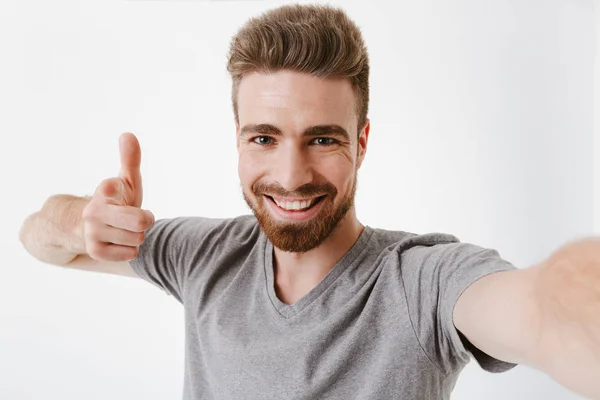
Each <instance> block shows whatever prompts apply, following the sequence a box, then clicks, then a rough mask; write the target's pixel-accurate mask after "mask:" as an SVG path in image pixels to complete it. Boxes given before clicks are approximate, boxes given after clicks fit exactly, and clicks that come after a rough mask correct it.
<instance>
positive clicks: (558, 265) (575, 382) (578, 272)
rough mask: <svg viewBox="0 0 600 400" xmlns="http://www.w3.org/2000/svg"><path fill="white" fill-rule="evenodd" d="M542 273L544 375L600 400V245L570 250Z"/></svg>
mask: <svg viewBox="0 0 600 400" xmlns="http://www.w3.org/2000/svg"><path fill="white" fill-rule="evenodd" d="M536 268H537V269H538V276H539V279H538V287H537V299H538V304H539V307H540V315H541V316H542V317H543V321H544V322H543V324H542V328H543V330H542V332H541V333H540V338H539V350H538V353H539V360H540V366H541V369H543V370H544V371H546V372H547V373H549V374H550V376H552V377H553V378H554V379H556V380H557V381H558V382H559V383H561V384H563V385H564V386H566V387H568V388H570V389H572V390H574V391H576V392H578V393H580V394H582V395H584V396H587V397H589V398H591V399H600V241H599V240H598V239H586V240H582V241H578V242H573V243H570V244H567V245H565V246H563V247H562V248H561V249H559V250H558V251H557V252H555V253H554V254H553V255H552V256H551V257H549V259H548V260H546V261H545V262H544V263H543V264H541V265H540V266H538V267H536Z"/></svg>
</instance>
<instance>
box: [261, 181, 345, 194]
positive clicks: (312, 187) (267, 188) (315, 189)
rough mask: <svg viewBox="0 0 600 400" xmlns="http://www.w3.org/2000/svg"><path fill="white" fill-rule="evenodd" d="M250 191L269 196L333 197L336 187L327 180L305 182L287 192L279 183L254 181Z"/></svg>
mask: <svg viewBox="0 0 600 400" xmlns="http://www.w3.org/2000/svg"><path fill="white" fill-rule="evenodd" d="M252 192H253V193H254V194H255V195H256V196H261V195H267V196H271V197H316V196H323V195H330V196H331V197H335V195H336V194H337V189H336V188H335V186H334V185H333V184H331V183H329V182H323V183H317V184H314V183H307V184H305V185H302V186H300V187H299V188H297V189H296V190H294V191H292V192H289V191H287V190H285V189H284V188H282V187H281V186H280V185H277V184H274V183H266V182H256V183H254V185H252Z"/></svg>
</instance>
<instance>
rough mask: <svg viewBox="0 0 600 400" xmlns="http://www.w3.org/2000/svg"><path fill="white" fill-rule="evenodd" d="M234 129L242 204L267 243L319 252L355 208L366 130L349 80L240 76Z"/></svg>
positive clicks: (283, 73)
mask: <svg viewBox="0 0 600 400" xmlns="http://www.w3.org/2000/svg"><path fill="white" fill-rule="evenodd" d="M238 113H239V122H240V125H239V126H237V127H236V131H237V144H238V153H239V165H238V173H239V176H240V180H241V184H242V190H243V193H244V199H245V200H246V202H247V203H248V206H250V208H251V209H252V211H253V213H254V215H255V216H256V218H257V220H258V222H259V224H260V226H261V228H262V229H263V231H264V232H265V234H266V235H267V237H268V238H269V240H270V241H271V242H272V243H273V245H274V246H275V247H277V248H279V249H281V250H283V251H287V252H300V253H301V252H306V251H308V250H311V249H313V248H315V247H317V246H319V245H320V244H321V243H322V242H323V241H324V240H325V239H326V238H327V237H329V235H330V234H331V233H332V232H333V230H334V229H335V228H336V227H337V226H338V224H339V223H340V222H341V221H342V220H343V219H344V217H345V216H346V215H347V213H348V211H350V210H352V209H353V207H354V194H355V190H356V172H357V170H358V168H359V166H360V164H361V162H362V160H363V158H364V154H365V151H366V145H367V138H368V133H369V125H368V124H367V126H366V127H365V129H363V130H362V131H361V135H360V137H358V135H357V126H356V125H357V115H356V112H355V99H354V93H353V91H352V87H351V85H350V83H349V82H347V81H343V80H323V79H321V78H316V77H313V76H310V75H305V74H299V73H296V72H290V71H279V72H277V73H274V74H269V75H259V74H251V75H248V76H245V77H244V78H243V79H242V82H241V84H240V86H239V92H238Z"/></svg>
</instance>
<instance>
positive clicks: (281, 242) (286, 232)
mask: <svg viewBox="0 0 600 400" xmlns="http://www.w3.org/2000/svg"><path fill="white" fill-rule="evenodd" d="M252 193H253V194H254V196H255V197H256V201H257V204H252V202H251V201H250V199H249V197H248V196H247V195H246V193H244V200H246V203H247V204H248V206H249V207H250V209H251V210H252V212H253V213H254V215H255V216H256V219H257V220H258V223H259V224H260V227H261V228H262V230H263V232H264V233H265V235H266V236H267V238H268V239H269V240H270V241H271V243H272V244H273V246H275V247H277V248H278V249H280V250H283V251H286V252H290V253H304V252H307V251H309V250H312V249H314V248H316V247H318V246H319V245H320V244H321V243H323V242H324V241H325V239H327V238H328V237H329V236H330V235H331V234H332V233H333V231H334V230H335V228H336V227H337V226H338V225H339V223H340V222H341V221H342V220H343V219H344V217H345V216H346V214H347V213H348V211H349V210H350V209H351V208H352V206H353V205H354V195H355V193H356V176H355V177H354V182H353V183H352V189H351V190H350V192H349V193H348V194H347V195H346V196H345V197H344V198H342V199H341V201H340V203H339V205H337V206H334V200H335V198H336V195H337V193H338V192H337V189H336V188H335V186H333V185H332V184H331V183H329V182H327V183H324V184H319V185H313V184H307V185H304V186H301V187H299V188H298V189H297V190H295V191H294V192H287V191H286V190H284V189H283V188H282V187H281V186H278V185H272V184H266V183H262V182H257V183H255V184H254V185H253V186H252ZM265 195H266V196H274V197H291V198H293V197H301V198H307V197H316V196H323V195H325V197H324V198H322V199H321V200H320V202H322V203H323V204H321V205H320V207H321V209H320V210H319V212H318V214H317V215H315V216H314V217H312V218H311V219H310V220H308V221H303V222H282V221H278V220H276V219H274V218H273V217H272V216H271V214H269V211H268V210H267V208H266V206H265V204H264V202H265V201H271V200H269V199H267V198H265Z"/></svg>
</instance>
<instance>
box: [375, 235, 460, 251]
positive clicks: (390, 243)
mask: <svg viewBox="0 0 600 400" xmlns="http://www.w3.org/2000/svg"><path fill="white" fill-rule="evenodd" d="M373 242H374V243H376V244H377V246H379V247H380V248H382V249H385V250H386V252H387V253H390V254H394V255H397V256H400V257H403V258H404V257H413V258H414V257H436V256H440V254H441V253H443V252H445V251H447V250H449V249H451V248H456V247H458V246H461V245H463V243H461V242H460V239H458V238H457V237H456V236H455V235H452V234H449V233H442V232H430V233H413V232H406V231H399V230H386V229H379V228H374V229H373Z"/></svg>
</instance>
